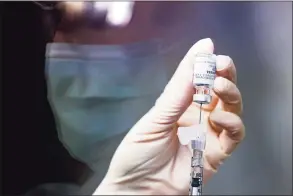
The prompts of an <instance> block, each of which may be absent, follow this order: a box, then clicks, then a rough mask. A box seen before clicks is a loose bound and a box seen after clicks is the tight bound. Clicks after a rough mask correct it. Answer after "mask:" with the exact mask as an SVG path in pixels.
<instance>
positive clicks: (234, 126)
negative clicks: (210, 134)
mask: <svg viewBox="0 0 293 196" xmlns="http://www.w3.org/2000/svg"><path fill="white" fill-rule="evenodd" d="M209 122H210V125H211V126H212V127H214V126H216V127H219V128H221V132H220V133H219V134H218V137H219V142H220V145H221V149H222V151H223V153H224V154H227V155H229V154H231V153H232V152H233V150H234V149H235V148H236V146H237V145H238V144H239V143H240V142H241V141H242V140H243V139H244V137H245V127H244V124H243V122H242V120H241V118H240V117H239V116H238V115H236V114H234V113H231V112H226V111H223V110H215V111H213V112H212V113H211V114H210V116H209Z"/></svg>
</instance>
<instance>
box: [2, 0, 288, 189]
mask: <svg viewBox="0 0 293 196" xmlns="http://www.w3.org/2000/svg"><path fill="white" fill-rule="evenodd" d="M168 3H170V2H162V3H161V9H162V10H163V11H162V12H161V13H160V14H161V15H162V17H158V18H160V20H161V21H159V22H160V23H162V25H163V24H167V25H169V26H172V25H173V23H172V21H174V25H175V24H176V25H179V27H180V28H172V29H173V30H172V31H174V32H170V34H175V35H176V36H175V37H177V39H173V42H174V43H175V42H178V43H177V45H175V46H176V47H175V48H174V50H172V53H173V55H170V56H169V57H168V58H167V59H166V60H167V61H168V62H169V64H170V67H168V73H169V77H170V75H171V74H172V73H173V72H174V70H175V68H176V66H177V65H178V63H179V62H180V60H181V58H182V57H183V55H184V54H185V53H186V51H187V50H188V49H189V48H190V47H191V46H192V45H193V44H194V43H195V42H196V41H197V40H199V39H201V38H205V37H210V38H211V39H212V40H213V41H214V44H215V48H216V53H218V54H226V55H229V56H231V57H232V58H233V60H234V62H235V64H236V68H237V72H238V86H239V88H240V91H241V92H242V95H243V101H244V113H243V120H244V123H245V126H246V131H247V136H246V139H245V141H244V142H243V143H242V144H241V145H240V146H239V148H238V149H237V150H236V152H235V153H234V154H233V156H232V157H231V158H230V159H229V160H228V161H226V162H225V164H224V165H223V166H222V167H221V169H220V170H219V172H218V174H217V175H215V177H213V179H212V180H211V181H210V183H209V184H207V185H206V187H205V194H210V195H230V194H231V195H292V2H180V4H181V6H179V7H178V10H176V9H177V8H176V6H175V8H174V7H173V8H172V5H169V7H168V8H169V9H174V10H175V11H174V12H173V13H176V14H173V15H168V14H167V12H166V13H164V5H165V4H166V5H167V4H168ZM1 7H2V6H1ZM2 8H3V7H2ZM4 8H5V9H2V13H3V27H2V32H3V34H4V36H3V53H4V55H3V59H4V61H3V78H4V79H3V86H4V87H3V95H4V96H3V102H4V104H3V117H4V120H3V124H4V126H3V150H2V151H3V183H4V184H3V191H4V193H3V194H4V195H11V194H24V193H26V192H27V191H29V190H31V189H33V188H34V187H36V186H38V185H40V184H43V183H71V182H76V181H79V182H80V183H82V182H83V181H85V178H87V176H88V175H89V174H88V173H91V171H90V170H88V171H84V170H82V169H81V170H79V169H78V168H83V167H84V166H83V165H84V164H83V163H81V162H79V161H76V160H74V159H73V158H71V157H70V155H69V154H68V153H66V150H65V149H64V147H63V146H62V144H61V143H60V142H59V140H58V136H57V132H56V128H55V127H56V125H55V122H54V118H53V114H52V111H51V108H50V106H49V104H48V101H47V90H46V83H45V82H46V81H45V77H44V69H45V68H44V62H45V59H44V55H45V44H46V43H47V42H48V39H47V37H46V36H45V35H44V29H43V25H42V23H43V20H42V18H41V17H40V16H41V15H42V11H41V10H40V9H39V7H37V6H35V5H33V4H32V3H31V2H22V3H19V2H10V3H5V5H4ZM180 13H184V14H183V15H184V18H182V20H180V17H179V16H180ZM166 15H167V16H168V17H166ZM177 15H178V17H177ZM164 20H165V22H164ZM166 21H167V22H168V23H166ZM175 40H176V41H175ZM61 151H62V153H61ZM77 179H78V180H77Z"/></svg>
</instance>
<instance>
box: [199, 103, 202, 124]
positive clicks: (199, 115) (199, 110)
mask: <svg viewBox="0 0 293 196" xmlns="http://www.w3.org/2000/svg"><path fill="white" fill-rule="evenodd" d="M201 109H202V103H200V107H199V124H200V123H201Z"/></svg>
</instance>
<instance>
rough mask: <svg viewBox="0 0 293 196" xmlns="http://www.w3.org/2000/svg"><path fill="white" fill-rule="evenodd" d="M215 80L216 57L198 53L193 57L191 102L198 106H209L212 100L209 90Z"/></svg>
mask: <svg viewBox="0 0 293 196" xmlns="http://www.w3.org/2000/svg"><path fill="white" fill-rule="evenodd" d="M215 78H216V55H214V54H209V53H199V54H196V56H195V62H194V65H193V81H192V82H193V87H194V89H195V94H194V95H193V101H194V102H196V103H199V104H209V103H210V102H211V100H212V96H211V90H212V88H213V86H214V80H215Z"/></svg>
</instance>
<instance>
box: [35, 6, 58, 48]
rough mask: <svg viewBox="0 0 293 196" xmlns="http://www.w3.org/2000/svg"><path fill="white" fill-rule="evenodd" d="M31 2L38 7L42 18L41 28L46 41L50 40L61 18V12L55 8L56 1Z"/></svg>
mask: <svg viewBox="0 0 293 196" xmlns="http://www.w3.org/2000/svg"><path fill="white" fill-rule="evenodd" d="M33 3H34V4H35V5H37V6H39V7H40V9H41V14H42V16H41V17H42V18H43V29H44V34H45V38H46V41H47V42H50V41H52V39H53V37H54V34H55V31H56V27H57V25H58V23H59V22H60V20H61V12H60V10H59V9H57V4H58V3H59V2H56V1H47V2H44V1H33Z"/></svg>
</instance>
